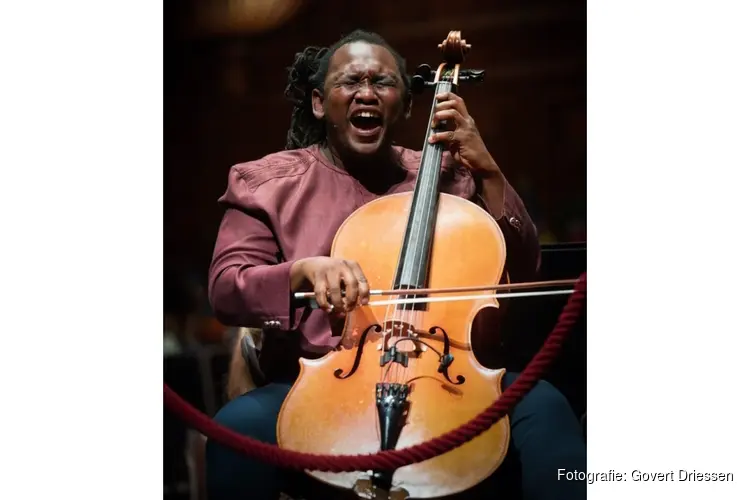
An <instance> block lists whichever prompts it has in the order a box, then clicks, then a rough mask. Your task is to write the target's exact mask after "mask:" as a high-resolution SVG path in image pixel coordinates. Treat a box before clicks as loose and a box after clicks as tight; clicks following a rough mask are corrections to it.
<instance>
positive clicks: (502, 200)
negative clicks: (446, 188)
mask: <svg viewBox="0 0 750 500" xmlns="http://www.w3.org/2000/svg"><path fill="white" fill-rule="evenodd" d="M476 184H477V195H476V198H477V200H476V201H477V202H478V204H479V205H480V206H482V207H483V208H484V209H485V210H487V212H489V213H490V214H491V215H492V217H493V218H494V219H495V220H496V221H497V223H498V225H499V226H500V229H501V230H502V232H503V235H504V236H505V240H506V246H507V261H508V265H507V266H506V268H507V269H508V270H509V273H510V279H511V282H516V283H518V282H522V281H533V280H534V279H536V277H537V274H538V272H539V267H540V265H541V248H540V245H539V235H538V232H537V227H536V225H535V224H534V221H533V220H532V219H531V216H530V215H529V213H528V211H527V210H526V206H525V205H524V203H523V201H522V200H521V197H520V196H519V195H518V193H517V192H516V190H515V189H513V186H511V185H510V183H509V182H508V181H507V179H506V178H505V176H503V175H502V174H501V175H500V177H498V178H494V179H492V180H483V179H479V180H477V181H476Z"/></svg>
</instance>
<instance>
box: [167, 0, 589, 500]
mask: <svg viewBox="0 0 750 500" xmlns="http://www.w3.org/2000/svg"><path fill="white" fill-rule="evenodd" d="M356 28H362V29H367V30H371V31H376V32H378V33H379V34H381V35H383V36H384V37H385V38H386V39H387V40H388V41H389V42H390V43H391V44H392V45H393V46H394V48H395V49H396V50H398V51H400V52H401V53H402V55H403V56H404V57H405V58H406V60H407V63H408V65H409V70H410V71H413V70H414V69H415V68H416V66H418V65H419V64H423V63H426V64H429V65H430V66H432V67H433V68H435V67H436V66H437V65H438V64H439V63H440V62H441V61H440V56H441V54H440V52H439V51H438V49H437V45H438V43H440V42H442V41H443V39H444V38H445V37H446V36H447V35H448V32H449V31H451V30H460V31H461V32H462V36H463V38H465V39H466V40H467V42H468V43H470V44H471V45H472V50H471V53H470V54H469V57H468V60H467V62H466V65H465V66H464V67H467V68H480V69H484V70H486V78H485V81H484V83H483V84H481V85H477V86H473V87H465V88H461V93H462V95H463V97H464V99H465V100H466V103H467V106H468V109H469V112H470V113H471V115H472V116H473V117H474V119H475V120H476V122H477V124H478V127H479V130H480V132H481V134H482V136H483V138H484V140H485V142H486V144H487V146H488V148H489V150H490V152H491V153H492V154H493V156H494V158H495V159H496V161H497V162H498V164H499V165H500V166H501V168H502V169H503V171H504V173H505V175H506V176H507V177H508V179H509V180H510V182H511V183H512V184H513V186H514V187H515V188H516V189H517V190H518V192H519V193H520V194H521V196H522V198H523V199H524V201H525V203H526V204H527V208H528V209H529V212H530V213H531V215H532V217H533V218H534V220H535V222H536V223H537V225H538V228H539V231H540V239H541V242H542V243H543V244H544V245H545V247H544V248H545V253H544V257H543V259H544V260H543V264H544V267H543V272H544V273H545V276H547V277H554V278H557V277H559V278H563V277H575V276H577V275H578V273H580V272H581V271H583V270H584V269H585V241H586V3H585V2H584V1H582V0H504V1H502V2H498V1H496V0H465V1H462V2H448V1H445V0H434V1H431V2H423V1H410V0H380V1H377V2H372V3H368V2H362V1H360V2H351V1H344V0H328V1H315V2H313V1H303V0H201V1H197V0H179V1H178V0H168V1H167V2H165V39H164V42H165V49H164V50H165V54H164V55H165V59H164V60H165V63H164V64H165V68H164V70H165V72H164V77H165V80H164V82H165V83H164V97H165V104H164V112H165V143H164V146H165V156H164V181H165V182H164V185H165V191H164V196H165V198H164V228H165V232H164V242H165V255H164V264H165V275H164V288H165V295H164V299H165V305H164V313H165V316H164V336H165V339H164V349H165V381H166V382H167V383H169V384H170V385H171V386H172V387H173V388H174V389H175V390H177V391H178V392H179V393H180V394H181V395H182V396H183V397H185V398H186V399H188V400H189V401H191V402H192V403H193V404H195V405H196V406H198V407H199V408H200V409H202V410H203V411H205V412H206V413H209V414H213V413H214V412H215V411H216V409H217V408H218V407H219V406H220V405H221V404H222V403H223V401H224V400H225V395H224V393H223V390H224V382H225V374H226V368H227V362H228V356H229V353H228V346H229V344H230V341H231V339H232V338H233V334H234V333H236V332H235V330H234V329H228V328H225V327H224V326H223V325H221V324H219V323H218V322H217V321H216V320H215V319H214V318H213V317H212V315H211V311H210V307H209V306H208V303H207V299H206V286H207V283H206V275H207V269H208V265H209V263H210V258H211V252H212V250H213V244H214V238H215V236H216V231H217V228H218V224H219V221H220V220H221V216H222V213H221V211H220V210H219V207H218V205H217V203H216V200H217V199H218V198H219V196H221V194H222V193H223V191H224V189H225V187H226V181H227V174H228V170H229V167H230V166H231V165H233V164H235V163H238V162H243V161H248V160H253V159H257V158H259V157H261V156H264V155H266V154H269V153H272V152H274V151H277V150H280V149H282V148H283V147H284V143H285V137H286V131H287V128H288V126H289V119H290V116H291V106H290V105H289V104H288V103H286V102H285V101H284V98H283V90H284V87H285V85H286V76H287V75H286V68H287V67H288V66H289V65H290V64H291V62H292V61H293V58H294V54H295V53H296V52H298V51H300V50H302V49H303V48H304V47H306V46H308V45H320V46H326V45H330V44H331V43H333V42H335V41H336V40H337V39H338V38H340V36H342V35H344V34H346V33H348V32H349V31H352V30H353V29H356ZM429 102H430V97H429V96H428V95H425V96H423V97H421V98H420V97H417V99H416V101H415V103H414V110H413V114H412V124H413V127H412V128H411V130H409V131H408V132H407V133H405V134H404V135H403V136H402V137H400V138H399V142H400V143H401V144H403V145H405V146H408V147H411V148H414V149H419V148H421V145H422V141H423V139H424V133H425V129H426V126H427V113H428V107H427V106H428V105H429ZM562 304H564V299H561V300H557V301H555V300H553V299H550V300H546V301H537V300H529V301H528V302H526V303H525V304H524V305H523V306H514V307H515V314H516V315H517V317H518V318H519V320H518V321H517V322H516V323H514V324H515V325H517V326H515V328H514V330H518V331H519V332H520V331H523V339H524V341H523V342H522V343H521V342H518V343H516V344H514V349H515V352H516V353H518V355H517V357H516V358H515V359H514V360H513V361H509V367H510V368H513V367H512V366H511V365H513V363H516V364H518V366H517V367H515V368H518V369H522V368H523V366H525V363H526V362H527V361H528V359H529V358H530V356H531V355H533V354H534V352H536V350H538V348H539V345H540V343H541V342H542V341H543V340H544V337H545V336H546V334H547V333H549V330H550V328H551V326H553V325H554V322H555V319H556V317H557V314H559V311H560V307H561V306H562ZM512 309H513V308H512ZM540 311H542V312H540ZM522 317H523V318H522ZM521 318H522V319H521ZM529 318H533V321H531V322H530V323H529V321H530V319H529ZM529 332H533V333H529ZM514 333H516V332H514ZM518 335H520V334H517V336H518ZM580 336H582V334H581V335H580ZM583 342H584V340H582V339H579V340H577V341H575V340H574V341H573V342H571V343H570V345H571V347H569V350H568V354H567V358H566V359H565V360H561V361H560V362H559V363H558V364H557V365H556V372H555V373H556V375H553V378H554V377H555V376H556V377H557V379H556V381H557V383H558V385H560V386H561V387H562V388H563V389H564V391H565V392H566V394H567V395H568V396H569V398H570V399H571V401H572V402H573V404H574V406H575V407H576V411H577V412H578V413H579V414H582V413H583V411H585V371H584V370H585V366H582V365H585V349H584V344H583ZM201 443H202V441H201V439H200V437H199V436H195V435H192V434H189V433H187V434H186V433H185V430H184V429H181V428H180V426H179V423H178V422H176V421H175V420H174V419H173V418H172V417H171V416H169V415H166V414H165V461H164V466H165V479H164V483H165V498H167V497H169V498H189V497H191V496H192V497H193V498H197V497H198V496H199V493H200V484H199V483H200V477H201V476H200V467H201V465H200V453H198V452H195V450H198V449H200V446H201Z"/></svg>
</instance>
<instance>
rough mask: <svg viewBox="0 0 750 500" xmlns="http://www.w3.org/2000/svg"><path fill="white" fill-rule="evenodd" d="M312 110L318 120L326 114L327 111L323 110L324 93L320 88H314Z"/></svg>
mask: <svg viewBox="0 0 750 500" xmlns="http://www.w3.org/2000/svg"><path fill="white" fill-rule="evenodd" d="M312 112H313V114H314V115H315V118H317V119H318V120H322V119H323V116H325V112H324V111H323V93H322V92H321V91H320V90H318V89H313V91H312Z"/></svg>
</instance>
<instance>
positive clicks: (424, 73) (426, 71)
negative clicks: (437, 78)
mask: <svg viewBox="0 0 750 500" xmlns="http://www.w3.org/2000/svg"><path fill="white" fill-rule="evenodd" d="M416 74H417V75H419V76H421V77H422V78H424V79H425V80H430V79H431V77H432V76H433V74H434V72H433V71H432V68H430V65H429V64H420V65H419V66H417V71H416Z"/></svg>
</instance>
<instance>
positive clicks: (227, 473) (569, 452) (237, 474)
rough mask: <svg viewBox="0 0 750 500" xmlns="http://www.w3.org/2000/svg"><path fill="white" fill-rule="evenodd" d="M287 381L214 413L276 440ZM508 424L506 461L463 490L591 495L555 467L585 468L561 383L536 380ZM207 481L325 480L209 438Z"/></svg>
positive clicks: (215, 485)
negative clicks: (257, 458)
mask: <svg viewBox="0 0 750 500" xmlns="http://www.w3.org/2000/svg"><path fill="white" fill-rule="evenodd" d="M517 376H518V374H515V373H508V374H506V376H505V377H504V382H503V385H504V386H505V387H507V386H508V385H509V384H510V383H512V382H513V380H515V378H516V377H517ZM290 387H291V386H289V385H286V384H270V385H267V386H264V387H261V388H258V389H255V390H253V391H250V392H248V393H247V394H245V395H243V396H240V397H238V398H236V399H234V400H233V401H231V402H229V403H228V404H227V405H226V406H224V407H223V408H222V409H221V410H220V411H219V412H218V413H217V414H216V417H215V420H216V422H217V423H219V424H221V425H223V426H225V427H228V428H230V429H233V430H234V431H236V432H238V433H241V434H244V435H246V436H250V437H252V438H254V439H257V440H259V441H264V442H266V443H273V444H275V443H276V418H277V415H278V412H279V409H280V408H281V404H282V402H283V401H284V398H285V397H286V395H287V393H288V392H289V389H290ZM510 424H511V443H510V444H511V446H510V450H509V453H508V456H507V457H506V459H505V461H504V462H503V465H502V466H501V467H500V468H499V469H498V471H497V472H496V473H495V474H494V475H493V476H491V477H490V478H488V479H487V480H485V481H484V482H483V483H481V484H480V485H478V486H476V487H475V488H472V489H471V490H469V491H467V492H465V495H463V494H462V497H461V498H463V497H464V496H465V497H466V498H472V499H481V498H488V499H489V498H492V499H495V498H498V497H502V496H503V495H505V498H509V499H510V498H516V496H514V495H513V492H512V489H513V487H514V486H516V487H520V489H521V490H522V492H523V498H524V499H527V500H556V499H560V500H576V499H579V498H581V499H582V498H586V483H585V482H584V481H565V480H562V481H560V480H558V469H566V470H568V471H571V470H575V469H577V470H579V471H585V470H586V445H585V441H584V438H583V432H582V429H581V426H580V424H579V422H578V420H577V419H576V417H575V415H574V413H573V411H572V409H571V408H570V405H569V404H568V401H567V400H566V399H565V397H564V396H563V395H562V394H561V393H560V392H559V391H558V390H557V389H555V388H554V387H553V386H552V385H551V384H549V383H547V382H545V381H541V382H539V383H538V384H537V385H536V386H535V387H534V388H533V389H532V390H531V391H530V392H529V393H528V394H527V395H526V396H525V397H524V398H523V399H522V400H521V401H520V402H519V403H518V404H517V405H516V407H515V408H514V409H513V411H512V412H511V414H510ZM206 482H207V488H208V498H209V500H239V499H258V500H271V499H273V500H277V499H278V498H279V491H280V487H281V485H282V484H283V486H284V491H287V485H288V484H292V483H294V484H297V485H305V486H301V487H302V489H305V488H306V487H311V488H316V487H317V488H320V487H321V486H320V485H315V484H312V483H313V482H314V481H313V480H312V479H309V478H307V477H306V476H305V475H304V474H303V473H301V472H294V471H288V470H284V469H277V468H275V467H273V466H269V465H267V464H264V463H260V462H258V461H255V460H252V459H249V458H247V457H245V456H243V455H240V454H238V453H236V452H234V451H232V450H229V449H227V448H225V447H223V446H221V445H218V444H216V443H214V442H212V441H208V443H207V445H206ZM509 488H510V489H511V491H508V489H509ZM305 498H311V497H310V496H309V495H307V496H305ZM328 498H331V497H330V496H328ZM452 498H453V497H452Z"/></svg>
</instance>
